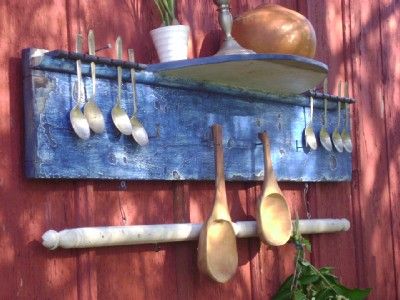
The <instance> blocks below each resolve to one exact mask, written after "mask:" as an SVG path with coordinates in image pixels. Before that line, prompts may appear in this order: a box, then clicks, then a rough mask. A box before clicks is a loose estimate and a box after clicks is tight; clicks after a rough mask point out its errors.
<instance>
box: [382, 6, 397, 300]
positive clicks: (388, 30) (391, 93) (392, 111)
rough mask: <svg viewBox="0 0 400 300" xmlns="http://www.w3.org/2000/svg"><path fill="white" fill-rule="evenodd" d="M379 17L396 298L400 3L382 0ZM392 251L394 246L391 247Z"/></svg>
mask: <svg viewBox="0 0 400 300" xmlns="http://www.w3.org/2000/svg"><path fill="white" fill-rule="evenodd" d="M379 18H380V27H381V44H382V54H381V55H382V87H383V90H382V94H383V98H384V103H385V109H384V111H385V129H386V140H387V156H388V167H387V168H388V170H387V171H388V173H387V174H388V180H389V196H390V220H391V225H392V238H393V242H394V243H393V250H392V251H393V259H394V271H395V281H394V284H395V286H396V287H397V289H396V292H397V293H396V298H399V297H400V243H399V241H400V220H399V218H398V216H399V215H400V202H399V201H398V199H399V197H400V189H399V181H400V159H399V155H398V154H399V147H400V137H399V132H400V104H399V101H398V99H399V97H400V58H399V53H400V39H399V37H400V29H399V26H398V24H399V23H400V3H399V2H398V1H397V2H396V1H388V0H380V6H379ZM390 250H391V249H390Z"/></svg>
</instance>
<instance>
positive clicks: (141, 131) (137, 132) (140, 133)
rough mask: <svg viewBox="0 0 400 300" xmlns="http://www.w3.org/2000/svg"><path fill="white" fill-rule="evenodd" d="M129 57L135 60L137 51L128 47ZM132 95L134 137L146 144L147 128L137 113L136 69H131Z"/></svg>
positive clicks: (130, 59)
mask: <svg viewBox="0 0 400 300" xmlns="http://www.w3.org/2000/svg"><path fill="white" fill-rule="evenodd" d="M128 57H129V61H130V62H133V63H134V62H135V53H134V51H133V49H128ZM131 83H132V97H133V115H132V117H131V119H130V121H131V125H132V136H133V139H134V140H135V141H136V143H138V144H139V145H140V146H146V145H147V144H148V143H149V136H148V135H147V132H146V129H145V128H144V126H143V125H142V123H141V122H140V121H139V119H138V118H137V117H136V115H137V95H136V75H135V70H134V69H131Z"/></svg>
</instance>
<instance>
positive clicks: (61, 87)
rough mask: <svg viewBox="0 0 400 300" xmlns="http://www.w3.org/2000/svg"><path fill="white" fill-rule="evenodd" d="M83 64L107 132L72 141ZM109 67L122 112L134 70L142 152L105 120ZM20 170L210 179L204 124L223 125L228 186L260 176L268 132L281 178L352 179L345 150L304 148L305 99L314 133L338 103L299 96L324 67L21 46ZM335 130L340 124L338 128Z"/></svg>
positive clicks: (32, 174)
mask: <svg viewBox="0 0 400 300" xmlns="http://www.w3.org/2000/svg"><path fill="white" fill-rule="evenodd" d="M76 59H81V60H82V72H83V77H84V82H85V87H86V90H87V91H90V90H91V80H90V66H89V64H90V62H92V61H94V62H95V63H96V74H97V77H98V80H97V95H96V101H97V104H98V105H99V107H100V108H101V110H102V111H103V115H104V117H105V121H106V132H105V133H103V134H101V135H97V134H92V135H91V137H90V139H89V140H86V141H83V140H80V139H79V138H78V137H77V136H76V135H75V134H74V132H73V130H72V127H71V124H70V122H69V111H70V110H71V108H72V107H73V105H74V100H73V98H72V89H73V88H72V87H73V84H74V82H75V80H76V68H75V60H76ZM116 66H122V67H123V82H125V84H124V86H123V90H122V106H123V108H124V109H125V110H127V111H128V114H129V115H131V114H132V110H133V104H132V90H131V86H130V84H128V83H129V82H130V69H131V68H134V69H135V70H136V78H137V94H138V117H139V118H140V120H141V121H142V123H143V125H144V126H145V128H146V130H147V132H148V133H149V138H150V143H149V145H148V146H146V147H141V146H139V145H137V144H136V143H135V142H134V140H133V139H132V137H130V136H123V135H120V134H118V132H117V130H116V129H115V128H114V125H113V124H112V120H111V115H110V112H111V109H112V106H113V103H114V100H115V97H116V93H117V70H116ZM23 68H24V106H25V128H26V130H25V139H26V142H25V145H26V146H25V147H26V149H25V172H26V175H27V176H28V177H29V178H47V179H52V178H71V179H85V178H90V179H121V180H122V179H123V180H214V161H213V147H212V139H211V129H210V126H211V125H212V124H214V123H219V124H221V125H223V127H224V151H225V174H226V179H227V180H230V181H234V180H239V181H250V180H262V179H263V154H262V146H261V144H260V143H259V142H258V141H257V134H258V133H259V132H262V131H267V132H268V134H269V136H270V139H271V156H272V160H273V164H274V169H275V172H276V175H277V179H278V180H280V181H348V180H351V154H349V153H344V152H343V153H337V152H328V151H326V150H324V149H323V148H322V147H319V148H318V149H317V150H316V151H310V150H309V149H307V148H306V147H305V145H304V141H303V130H304V128H305V126H306V124H307V121H308V116H309V96H310V95H312V96H313V97H314V98H315V102H314V103H315V104H314V131H315V132H318V131H319V129H320V127H321V122H322V115H323V110H322V109H321V108H322V107H323V99H324V98H327V99H328V101H329V106H328V109H329V111H328V126H327V128H328V131H329V132H332V131H333V129H334V127H335V126H336V122H337V111H336V110H335V109H336V107H337V105H336V103H337V101H341V102H348V103H353V102H354V100H353V99H350V98H338V97H336V96H333V95H328V94H322V93H319V92H306V93H301V94H299V93H297V92H298V91H302V92H304V91H306V90H309V89H311V88H312V87H314V86H315V85H317V84H318V83H319V82H321V81H322V79H323V78H324V77H326V74H327V67H326V66H325V65H324V64H322V63H320V62H316V61H314V60H310V59H306V58H301V57H296V56H288V55H286V56H284V55H250V56H242V55H233V56H226V57H208V58H200V59H194V60H188V61H180V62H173V63H165V64H158V65H143V64H137V63H135V64H133V63H130V62H127V61H120V60H113V59H108V58H102V57H96V56H90V55H86V54H77V53H70V52H66V51H61V50H56V51H46V50H41V49H33V48H30V49H25V50H24V51H23ZM342 124H343V123H342Z"/></svg>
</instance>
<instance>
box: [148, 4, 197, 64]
mask: <svg viewBox="0 0 400 300" xmlns="http://www.w3.org/2000/svg"><path fill="white" fill-rule="evenodd" d="M154 3H155V4H156V6H157V8H158V10H159V12H160V15H161V19H162V25H161V27H159V28H156V29H153V30H152V31H150V34H151V37H152V39H153V43H154V45H155V47H156V50H157V54H158V57H159V59H160V62H168V61H173V60H181V59H187V52H188V40H189V26H187V25H180V24H179V22H178V20H177V19H176V17H175V0H154Z"/></svg>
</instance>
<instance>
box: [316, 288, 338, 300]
mask: <svg viewBox="0 0 400 300" xmlns="http://www.w3.org/2000/svg"><path fill="white" fill-rule="evenodd" d="M335 295H336V293H335V292H334V291H333V290H331V289H329V288H325V289H323V290H321V291H319V292H318V293H317V294H316V295H315V300H326V299H328V298H329V297H330V296H332V297H334V296H335Z"/></svg>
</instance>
